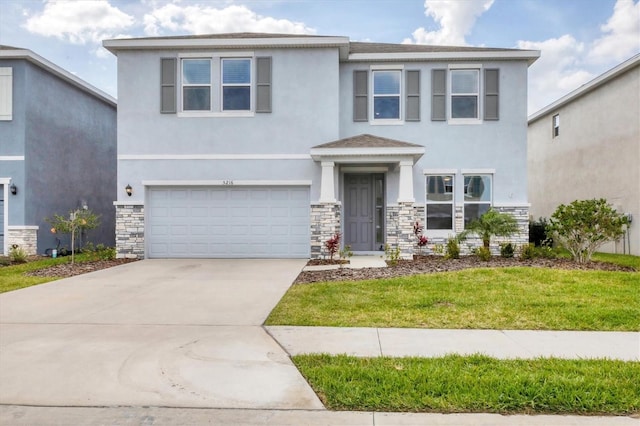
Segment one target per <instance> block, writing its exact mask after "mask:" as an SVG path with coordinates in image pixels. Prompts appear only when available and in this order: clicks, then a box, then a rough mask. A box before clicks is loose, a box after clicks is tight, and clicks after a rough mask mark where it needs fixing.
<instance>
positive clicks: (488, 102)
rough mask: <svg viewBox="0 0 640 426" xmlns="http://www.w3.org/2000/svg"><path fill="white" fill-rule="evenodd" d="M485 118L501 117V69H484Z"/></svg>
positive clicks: (494, 118)
mask: <svg viewBox="0 0 640 426" xmlns="http://www.w3.org/2000/svg"><path fill="white" fill-rule="evenodd" d="M484 119H485V120H499V119H500V70H498V69H485V70H484Z"/></svg>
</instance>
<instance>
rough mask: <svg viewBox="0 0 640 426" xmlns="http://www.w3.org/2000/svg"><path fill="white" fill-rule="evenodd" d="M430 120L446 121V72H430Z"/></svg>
mask: <svg viewBox="0 0 640 426" xmlns="http://www.w3.org/2000/svg"><path fill="white" fill-rule="evenodd" d="M431 120H432V121H446V120H447V70H445V69H435V70H431Z"/></svg>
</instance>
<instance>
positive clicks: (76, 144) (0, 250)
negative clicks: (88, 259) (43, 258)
mask: <svg viewBox="0 0 640 426" xmlns="http://www.w3.org/2000/svg"><path fill="white" fill-rule="evenodd" d="M115 181H116V101H115V99H113V98H112V97H111V96H109V95H107V94H105V93H103V92H101V91H100V90H98V89H96V88H95V87H93V86H91V85H89V84H88V83H86V82H84V81H82V80H81V79H79V78H78V77H76V76H74V75H73V74H71V73H70V72H68V71H65V70H63V69H62V68H60V67H58V66H57V65H55V64H53V63H51V62H49V61H48V60H46V59H44V58H43V57H41V56H39V55H37V54H35V53H34V52H32V51H30V50H27V49H20V48H15V47H10V46H0V254H5V255H6V254H7V253H8V251H9V249H10V248H11V245H13V244H17V245H19V246H20V247H21V248H23V249H24V250H25V251H26V252H27V253H29V254H35V253H39V254H42V253H44V251H45V250H46V249H47V248H52V247H53V248H55V247H56V235H53V234H52V233H51V231H50V229H51V225H49V224H48V223H46V222H45V221H44V219H45V218H46V217H51V216H52V215H53V214H54V213H55V214H61V215H66V214H68V212H69V211H70V210H72V209H76V208H82V207H84V206H86V207H88V208H89V209H91V210H92V211H93V212H95V213H98V214H100V215H102V217H101V222H102V225H101V226H100V228H98V229H95V230H92V231H89V234H88V235H87V237H88V239H89V240H90V241H92V242H94V243H103V244H107V245H110V246H113V245H114V236H113V234H114V232H115V230H114V227H115V225H114V223H115V212H114V209H113V198H114V197H115V192H116V188H115ZM67 240H68V238H67V239H66V240H63V244H64V243H65V242H66V246H67V247H68V245H69V243H68V241H67Z"/></svg>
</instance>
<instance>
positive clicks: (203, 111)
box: [180, 55, 213, 115]
mask: <svg viewBox="0 0 640 426" xmlns="http://www.w3.org/2000/svg"><path fill="white" fill-rule="evenodd" d="M198 59H201V60H207V61H209V84H186V85H185V83H184V72H183V71H184V61H185V60H187V61H189V60H198ZM185 87H208V88H209V110H208V111H206V110H185V109H184V88H185ZM212 107H213V59H212V58H211V56H206V55H203V56H189V57H184V58H183V57H181V58H180V111H181V112H184V113H187V114H197V115H202V114H208V113H210V112H211V108H212Z"/></svg>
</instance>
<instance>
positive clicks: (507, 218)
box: [460, 208, 518, 248]
mask: <svg viewBox="0 0 640 426" xmlns="http://www.w3.org/2000/svg"><path fill="white" fill-rule="evenodd" d="M516 232H518V222H517V221H516V219H515V218H514V217H513V216H511V215H510V214H508V213H500V212H499V211H497V210H494V209H492V208H491V209H489V211H487V212H486V213H485V214H483V215H482V216H480V218H478V219H476V220H474V221H472V222H470V223H469V224H468V225H467V226H466V229H465V230H464V231H462V233H461V234H460V237H461V238H466V237H467V236H468V235H469V234H476V235H477V236H478V237H480V238H482V245H483V246H484V247H486V248H489V245H490V244H491V238H492V237H508V236H510V235H513V234H515V233H516Z"/></svg>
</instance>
